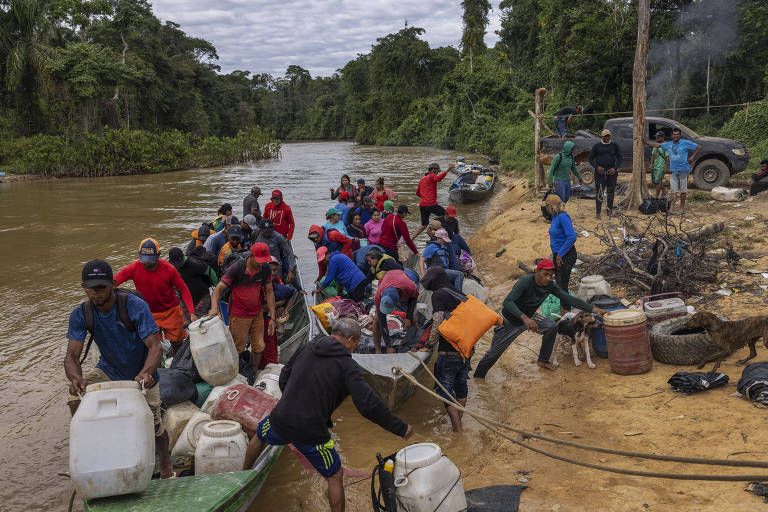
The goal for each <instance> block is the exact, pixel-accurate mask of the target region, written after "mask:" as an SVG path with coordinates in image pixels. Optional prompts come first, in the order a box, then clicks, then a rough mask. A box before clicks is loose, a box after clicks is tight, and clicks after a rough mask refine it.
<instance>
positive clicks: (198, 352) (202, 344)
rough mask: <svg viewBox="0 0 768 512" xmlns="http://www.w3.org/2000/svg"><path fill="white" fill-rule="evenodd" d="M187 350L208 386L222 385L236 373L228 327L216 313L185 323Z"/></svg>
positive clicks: (235, 358)
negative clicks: (187, 329)
mask: <svg viewBox="0 0 768 512" xmlns="http://www.w3.org/2000/svg"><path fill="white" fill-rule="evenodd" d="M189 350H190V351H191V352H192V359H194V360H195V366H197V371H198V372H199V373H200V377H202V378H203V380H205V382H207V383H208V384H210V385H211V386H221V385H222V384H226V383H228V382H230V381H231V380H232V379H234V378H235V376H236V375H237V370H238V367H239V361H238V354H237V349H236V348H235V343H234V342H233V341H232V335H231V334H230V332H229V327H227V326H226V325H225V324H224V322H223V321H222V319H221V318H219V317H218V316H213V317H205V318H201V319H199V320H195V321H194V322H192V323H191V324H189Z"/></svg>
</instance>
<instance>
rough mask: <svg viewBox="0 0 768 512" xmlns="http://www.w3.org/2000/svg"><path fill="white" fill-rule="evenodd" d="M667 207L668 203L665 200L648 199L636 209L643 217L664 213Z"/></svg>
mask: <svg viewBox="0 0 768 512" xmlns="http://www.w3.org/2000/svg"><path fill="white" fill-rule="evenodd" d="M668 207H669V202H668V201H667V200H666V199H661V198H660V199H655V198H648V199H646V200H644V201H643V203H642V204H641V205H640V206H638V207H637V209H638V210H640V213H644V214H645V215H653V214H654V213H656V212H666V211H667V208H668Z"/></svg>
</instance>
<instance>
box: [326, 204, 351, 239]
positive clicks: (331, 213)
mask: <svg viewBox="0 0 768 512" xmlns="http://www.w3.org/2000/svg"><path fill="white" fill-rule="evenodd" d="M323 227H324V228H325V229H336V230H338V232H339V233H341V234H342V235H344V236H349V235H348V234H347V226H346V225H345V224H344V223H343V222H342V221H341V212H340V211H339V210H337V209H336V208H328V211H326V212H325V224H323Z"/></svg>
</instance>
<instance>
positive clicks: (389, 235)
mask: <svg viewBox="0 0 768 512" xmlns="http://www.w3.org/2000/svg"><path fill="white" fill-rule="evenodd" d="M406 215H408V207H407V206H406V205H404V204H401V205H400V206H398V207H397V215H387V218H386V219H384V224H383V225H382V227H381V238H379V245H380V246H381V247H383V248H384V251H386V253H387V254H389V255H390V256H392V257H393V258H395V260H397V262H398V263H401V262H400V256H399V255H398V253H397V241H398V240H400V238H401V237H402V238H403V240H405V245H407V246H408V248H409V249H410V250H412V251H413V253H414V254H416V255H417V256H418V254H419V250H418V249H417V248H416V246H415V245H414V244H413V240H411V235H410V233H409V232H408V226H406V224H405V221H404V220H403V217H405V216H406Z"/></svg>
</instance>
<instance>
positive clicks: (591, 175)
mask: <svg viewBox="0 0 768 512" xmlns="http://www.w3.org/2000/svg"><path fill="white" fill-rule="evenodd" d="M579 174H580V175H581V180H582V181H583V182H584V184H585V185H591V184H593V183H594V182H595V169H594V168H593V167H592V166H591V165H589V164H581V165H580V166H579Z"/></svg>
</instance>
